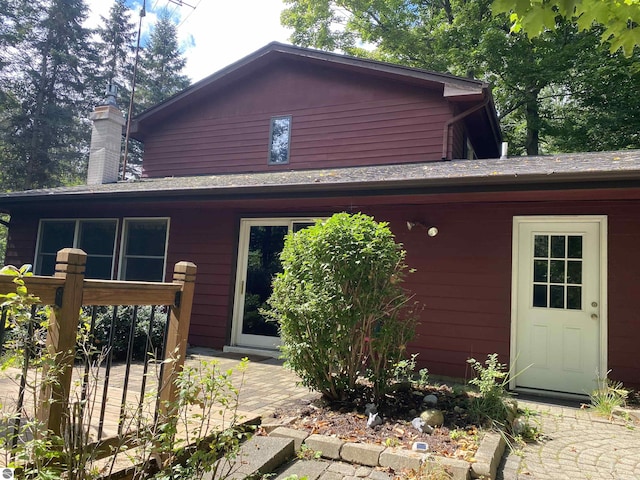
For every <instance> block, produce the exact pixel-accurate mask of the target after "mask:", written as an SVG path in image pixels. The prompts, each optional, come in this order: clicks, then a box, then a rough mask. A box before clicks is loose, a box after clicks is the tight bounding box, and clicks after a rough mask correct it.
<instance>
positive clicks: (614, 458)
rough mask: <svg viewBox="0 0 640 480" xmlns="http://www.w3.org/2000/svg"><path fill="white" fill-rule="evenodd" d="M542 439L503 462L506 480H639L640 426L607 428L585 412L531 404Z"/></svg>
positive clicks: (627, 424)
mask: <svg viewBox="0 0 640 480" xmlns="http://www.w3.org/2000/svg"><path fill="white" fill-rule="evenodd" d="M519 405H520V406H521V407H528V408H529V409H531V410H535V411H537V412H539V415H538V416H537V417H535V418H537V420H538V421H539V422H540V425H541V429H542V432H543V434H544V436H543V438H542V439H541V441H540V442H537V443H532V444H529V445H527V446H526V447H525V448H524V450H523V455H522V457H519V456H517V455H515V454H513V453H511V454H509V456H508V457H507V458H506V459H505V461H504V462H503V470H502V477H499V478H503V479H504V480H515V479H517V480H525V479H527V480H528V479H531V480H534V479H535V480H579V479H585V480H586V479H594V480H601V479H615V480H633V479H640V423H639V422H637V421H636V422H635V423H634V422H633V421H629V422H623V421H619V420H618V421H614V422H610V421H608V420H607V419H605V418H602V417H600V416H598V415H596V414H594V413H592V412H590V411H588V410H584V409H582V410H581V409H579V408H575V407H566V406H557V405H551V404H544V403H539V402H532V401H519Z"/></svg>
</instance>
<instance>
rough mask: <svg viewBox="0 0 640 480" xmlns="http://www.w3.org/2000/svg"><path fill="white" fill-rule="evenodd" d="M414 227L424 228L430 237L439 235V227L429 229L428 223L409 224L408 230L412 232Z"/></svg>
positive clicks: (409, 222)
mask: <svg viewBox="0 0 640 480" xmlns="http://www.w3.org/2000/svg"><path fill="white" fill-rule="evenodd" d="M414 227H422V228H424V229H425V230H426V231H427V235H429V236H430V237H435V236H436V235H438V227H436V226H431V227H429V226H427V224H426V223H423V222H411V221H408V222H407V230H409V231H411V230H413V228H414Z"/></svg>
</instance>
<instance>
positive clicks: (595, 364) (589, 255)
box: [511, 217, 606, 395]
mask: <svg viewBox="0 0 640 480" xmlns="http://www.w3.org/2000/svg"><path fill="white" fill-rule="evenodd" d="M605 233H606V217H567V218H564V217H544V218H541V217H515V218H514V244H513V254H514V255H513V262H514V263H513V269H514V276H513V282H514V287H513V288H514V292H513V318H512V322H513V323H512V348H511V357H512V365H514V364H515V369H514V371H515V372H520V373H519V374H518V375H517V376H516V378H515V380H514V382H512V383H513V384H512V385H511V386H512V387H521V388H531V389H537V390H550V391H555V392H565V393H573V394H582V395H584V394H589V393H590V392H591V391H592V390H593V389H594V387H595V386H596V383H595V381H594V380H595V379H596V377H597V375H598V374H599V373H600V374H604V373H606V338H605V337H606V318H605V315H606V308H605V307H604V306H603V302H605V301H606V299H605V298H603V297H604V288H603V287H604V283H605V282H604V278H603V275H604V274H605V273H606V272H604V271H603V270H604V269H606V262H604V261H603V260H604V258H605V257H604V252H605V245H604V242H605V239H606V236H605Z"/></svg>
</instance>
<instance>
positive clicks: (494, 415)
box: [467, 353, 516, 426]
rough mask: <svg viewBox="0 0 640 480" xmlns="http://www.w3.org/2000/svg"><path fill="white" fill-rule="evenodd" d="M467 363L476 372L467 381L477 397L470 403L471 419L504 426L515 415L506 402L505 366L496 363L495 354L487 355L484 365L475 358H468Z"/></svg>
mask: <svg viewBox="0 0 640 480" xmlns="http://www.w3.org/2000/svg"><path fill="white" fill-rule="evenodd" d="M467 363H469V364H470V365H471V367H472V368H473V370H474V371H475V372H476V377H475V378H472V379H471V380H469V383H470V384H471V385H473V386H475V387H477V389H478V396H476V397H473V398H472V399H471V402H470V414H471V416H472V418H473V419H474V420H475V421H477V422H479V423H481V424H492V423H497V424H500V425H503V426H504V425H506V424H507V422H508V420H509V417H510V415H515V413H516V412H515V411H513V410H514V409H513V408H512V406H511V405H510V404H509V403H508V402H507V399H508V398H509V392H507V386H508V385H509V371H508V370H507V366H506V365H505V364H504V363H500V362H499V361H498V354H497V353H492V354H490V355H488V356H487V359H486V360H485V361H484V365H483V364H482V363H480V362H479V361H478V360H476V359H475V358H470V359H469V360H467ZM510 410H511V411H510Z"/></svg>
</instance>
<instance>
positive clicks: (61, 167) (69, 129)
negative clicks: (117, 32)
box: [0, 0, 96, 190]
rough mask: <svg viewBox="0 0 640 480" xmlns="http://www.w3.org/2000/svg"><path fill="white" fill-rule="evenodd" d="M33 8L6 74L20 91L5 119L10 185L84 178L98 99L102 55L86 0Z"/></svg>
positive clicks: (4, 164) (2, 160) (4, 162)
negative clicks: (95, 69)
mask: <svg viewBox="0 0 640 480" xmlns="http://www.w3.org/2000/svg"><path fill="white" fill-rule="evenodd" d="M26 3H27V2H22V4H23V5H24V4H26ZM28 9H29V12H30V13H32V14H33V15H32V17H30V19H31V21H30V22H22V23H23V27H24V26H26V27H28V32H26V33H25V34H24V37H23V38H22V39H19V41H17V42H16V43H15V45H14V48H13V49H12V52H11V53H12V58H11V59H10V64H11V66H10V67H9V70H10V71H11V72H10V75H8V76H5V82H6V85H7V87H8V89H9V90H10V91H11V93H12V97H13V101H12V102H11V103H10V104H9V105H8V106H9V108H8V109H7V110H6V111H5V117H4V119H3V123H4V127H6V128H5V129H4V130H3V132H2V133H3V135H4V136H5V137H4V138H3V142H2V144H3V150H2V152H1V156H0V168H1V170H2V172H3V175H4V176H3V178H2V180H3V183H4V188H5V189H16V190H17V189H31V188H43V187H50V186H57V185H64V184H70V183H77V182H79V181H82V180H83V178H84V172H85V169H86V161H85V160H86V152H87V150H88V136H89V128H88V125H87V124H86V121H84V118H85V117H86V115H87V112H88V110H89V105H91V104H93V103H95V96H94V91H95V90H94V88H95V85H96V84H95V78H92V76H91V73H92V69H91V68H90V65H91V64H93V63H95V62H96V59H95V57H94V55H93V49H92V46H91V44H90V42H89V31H88V30H87V29H86V28H84V27H83V26H82V24H83V22H84V20H85V18H86V16H87V7H86V5H85V3H84V0H39V1H36V0H34V1H31V2H29V3H28Z"/></svg>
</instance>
